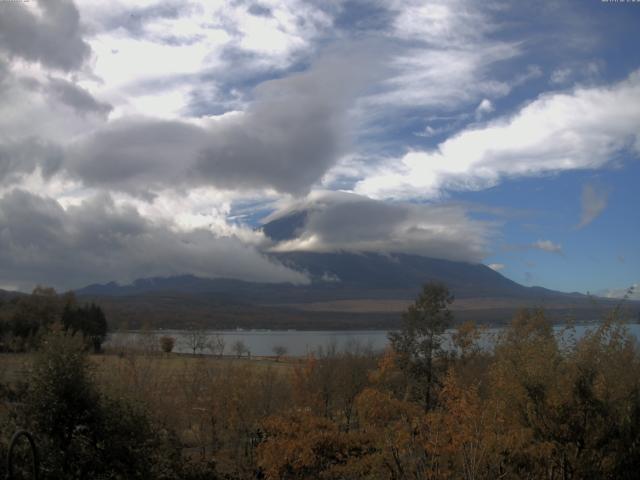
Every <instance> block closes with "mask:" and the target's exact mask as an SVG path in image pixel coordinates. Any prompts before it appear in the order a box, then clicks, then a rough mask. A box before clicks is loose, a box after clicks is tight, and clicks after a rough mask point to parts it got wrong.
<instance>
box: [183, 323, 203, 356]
mask: <svg viewBox="0 0 640 480" xmlns="http://www.w3.org/2000/svg"><path fill="white" fill-rule="evenodd" d="M187 342H188V344H189V348H191V351H192V352H193V354H194V355H195V354H196V352H197V351H200V352H202V350H204V348H205V347H206V346H207V336H206V334H205V333H204V331H203V330H201V329H200V328H192V329H191V330H189V333H188V334H187Z"/></svg>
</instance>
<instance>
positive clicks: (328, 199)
mask: <svg viewBox="0 0 640 480" xmlns="http://www.w3.org/2000/svg"><path fill="white" fill-rule="evenodd" d="M470 210H471V207H464V206H462V205H446V204H439V205H431V204H410V203H389V202H383V201H378V200H372V199H369V198H367V197H362V196H359V195H355V194H350V193H341V192H323V193H322V194H313V195H311V196H310V198H309V199H307V200H306V201H303V202H296V203H293V204H292V205H289V206H288V207H287V208H285V209H283V210H281V211H279V212H277V213H276V214H274V215H272V216H271V217H270V218H269V219H268V220H273V219H277V218H282V217H283V216H286V215H288V214H290V213H291V212H294V211H306V212H307V215H306V222H305V224H304V226H303V227H302V228H300V229H298V231H297V237H296V238H294V239H292V240H288V241H283V242H279V243H276V244H274V245H272V246H271V248H272V249H273V250H276V251H291V250H309V251H339V250H345V251H363V252H387V253H415V254H419V255H425V256H428V257H435V258H445V259H450V260H462V261H469V262H480V261H481V260H482V259H483V258H484V257H485V256H486V255H487V253H488V248H487V247H488V244H489V242H490V240H491V239H492V238H493V236H494V235H495V229H496V226H497V225H496V223H495V222H490V221H480V220H474V219H472V218H471V217H470V215H469V212H470Z"/></svg>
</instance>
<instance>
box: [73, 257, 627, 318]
mask: <svg viewBox="0 0 640 480" xmlns="http://www.w3.org/2000/svg"><path fill="white" fill-rule="evenodd" d="M273 256H274V258H275V259H277V260H278V261H281V262H282V263H284V264H286V265H288V266H289V267H290V268H294V269H297V270H300V271H304V272H306V273H307V274H308V276H309V278H310V283H308V284H304V285H292V284H289V283H255V282H246V281H241V280H232V279H224V278H217V279H211V278H199V277H196V276H193V275H180V276H173V277H164V278H146V279H140V280H136V281H135V282H133V283H132V284H130V285H119V284H117V283H113V282H111V283H106V284H102V285H99V284H96V285H90V286H87V287H85V288H82V289H79V290H77V291H76V294H77V295H78V296H80V298H81V299H86V300H93V301H98V302H99V303H100V304H101V305H103V306H104V307H105V309H106V310H107V314H108V315H109V318H111V319H113V322H112V323H115V324H118V323H120V322H126V323H127V324H128V326H130V327H135V326H140V325H142V324H143V323H145V322H146V323H150V324H151V325H154V326H159V327H167V328H168V327H171V328H180V327H185V326H187V325H189V324H192V323H196V324H202V325H205V326H207V327H209V328H236V327H242V328H297V329H339V328H359V329H363V328H393V327H394V326H395V325H397V322H398V320H399V318H400V313H401V312H402V311H403V310H404V309H406V307H407V306H408V305H409V303H410V302H411V300H412V299H413V298H415V296H416V295H417V294H418V292H419V290H420V288H421V286H422V285H423V284H424V283H425V282H428V281H440V282H443V283H445V284H446V285H447V286H448V287H449V288H450V290H451V291H452V292H453V293H454V295H455V297H456V301H455V302H454V304H453V306H452V308H453V310H454V313H455V316H456V318H457V319H458V320H470V319H473V320H476V321H479V322H483V323H504V322H506V321H508V320H509V319H510V318H511V317H512V316H513V313H514V312H515V311H516V310H517V309H518V308H521V307H533V306H539V307H543V308H545V309H546V310H547V311H548V312H549V314H550V315H551V317H552V319H553V320H556V321H562V320H564V319H566V318H568V317H571V318H574V319H577V320H593V319H594V318H597V317H598V316H599V315H600V313H601V312H599V311H598V309H601V310H603V311H604V310H607V309H610V308H611V306H612V305H614V303H615V302H613V301H611V300H605V299H598V305H599V306H596V307H594V304H593V302H592V300H591V299H590V298H589V297H586V296H584V295H581V294H577V293H563V292H556V291H553V290H548V289H544V288H541V287H525V286H522V285H520V284H518V283H516V282H514V281H512V280H509V279H508V278H506V277H504V276H503V275H501V274H500V273H498V272H495V271H493V270H491V269H490V268H488V267H487V266H485V265H481V264H472V263H465V262H453V261H449V260H440V259H433V258H427V257H422V256H419V255H407V254H380V253H348V252H338V253H311V252H290V253H279V254H274V255H273ZM634 305H635V308H636V310H637V307H638V304H637V303H636V304H634Z"/></svg>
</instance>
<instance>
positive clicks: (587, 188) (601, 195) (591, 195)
mask: <svg viewBox="0 0 640 480" xmlns="http://www.w3.org/2000/svg"><path fill="white" fill-rule="evenodd" d="M608 195H609V192H608V191H607V190H603V189H601V188H598V187H596V186H594V185H592V184H590V183H588V184H586V185H584V186H583V187H582V195H581V197H580V203H581V207H582V213H581V214H580V223H579V224H578V228H582V227H586V226H587V225H589V224H590V223H591V222H593V221H594V220H595V219H596V217H597V216H598V215H600V214H601V213H602V212H603V211H604V209H605V208H607V197H608Z"/></svg>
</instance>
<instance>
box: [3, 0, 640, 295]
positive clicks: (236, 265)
mask: <svg viewBox="0 0 640 480" xmlns="http://www.w3.org/2000/svg"><path fill="white" fill-rule="evenodd" d="M639 25H640V3H638V2H610V1H609V2H607V1H601V0H584V1H582V0H581V1H577V0H575V1H567V2H565V1H562V2H560V1H555V0H546V1H542V2H519V1H518V2H516V1H513V2H502V1H487V2H477V1H467V0H450V1H431V0H425V1H411V0H404V1H394V0H385V1H375V0H371V1H359V0H351V1H339V0H324V1H313V0H310V1H298V0H287V1H271V0H268V1H267V0H264V1H242V0H229V1H217V2H216V1H208V0H194V1H189V0H186V1H171V0H170V1H157V0H140V1H131V0H126V1H124V0H123V1H120V0H114V1H110V2H103V1H99V0H77V1H75V2H73V1H70V0H39V1H36V0H30V1H8V0H0V288H3V289H12V290H13V289H19V290H30V289H31V288H33V286H35V285H36V284H46V285H52V286H54V287H56V288H58V289H61V290H62V289H69V288H79V287H82V286H85V285H87V284H90V283H96V282H100V283H102V282H108V281H118V282H120V283H127V282H130V281H132V280H134V279H136V278H142V277H153V276H167V275H176V274H185V273H189V274H194V275H199V276H204V277H230V278H239V279H243V280H252V281H264V282H292V283H305V282H308V278H307V277H306V275H305V274H304V273H303V272H299V271H296V270H292V269H291V268H290V267H288V266H285V265H282V264H279V263H277V262H276V261H275V260H273V259H272V258H271V257H269V256H268V253H269V252H274V251H296V250H304V251H353V252H358V251H374V252H381V253H390V254H393V253H412V254H419V255H426V256H431V257H436V258H446V259H451V260H459V261H466V262H473V263H484V264H486V265H488V266H489V267H491V268H493V269H495V270H497V271H499V272H500V273H502V274H503V275H505V276H507V277H508V278H511V279H512V280H515V281H517V282H519V283H521V284H523V285H540V286H544V287H547V288H552V289H556V290H561V291H567V292H571V291H578V292H582V293H586V292H591V293H596V294H599V295H608V296H620V295H622V294H624V292H625V291H626V289H627V288H628V287H630V286H633V285H637V284H639V283H640V249H638V247H637V245H638V244H639V240H640V239H639V237H640V215H639V214H638V206H639V205H640V191H639V189H638V188H637V186H638V181H639V180H640V162H639V161H638V160H639V157H640V49H638V48H637V45H636V43H637V42H636V39H637V29H638V26H639ZM302 210H304V211H306V212H307V217H306V218H307V220H306V223H305V224H304V225H302V226H301V227H300V228H299V229H298V230H297V232H296V235H295V237H294V238H291V239H287V240H282V241H275V240H272V239H269V238H267V237H266V236H265V235H264V234H263V233H262V232H261V230H260V229H259V227H260V225H262V224H263V223H265V222H267V221H270V220H274V219H278V218H281V217H283V216H285V215H288V214H290V213H292V212H297V211H302ZM635 295H636V296H637V297H638V298H640V292H637V293H636V294H635Z"/></svg>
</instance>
